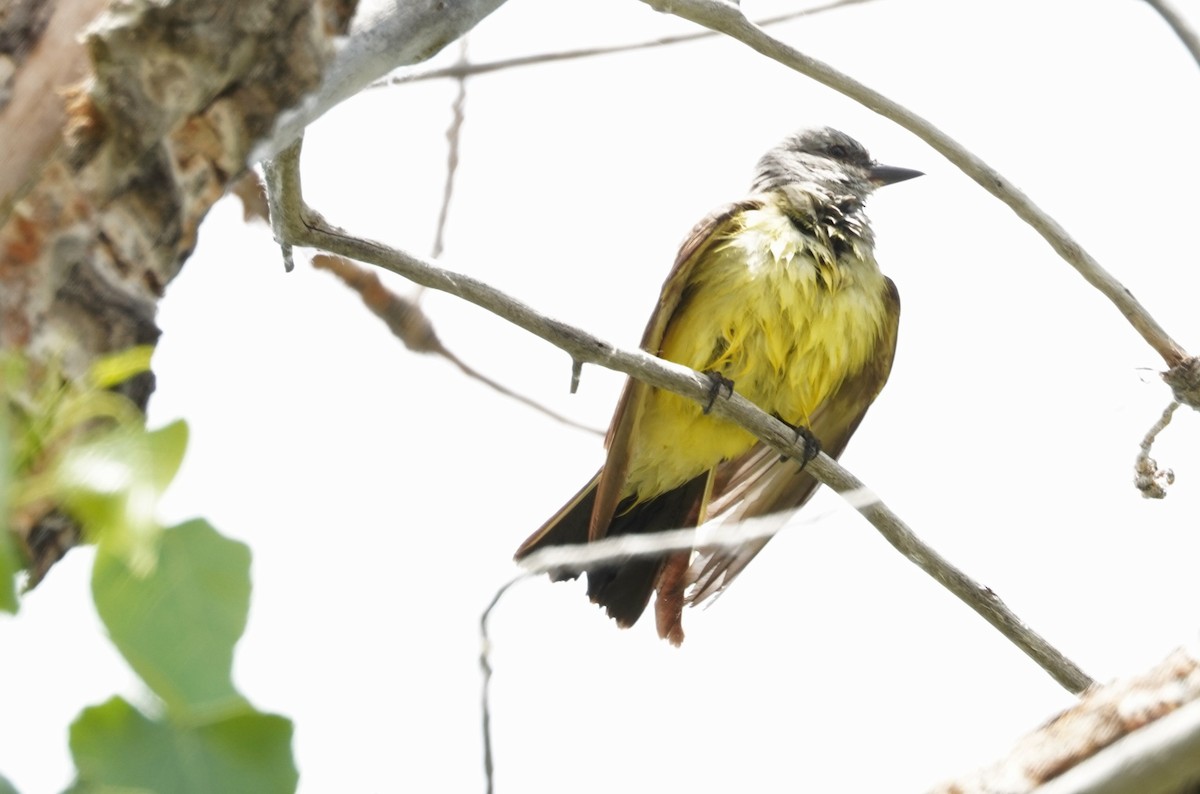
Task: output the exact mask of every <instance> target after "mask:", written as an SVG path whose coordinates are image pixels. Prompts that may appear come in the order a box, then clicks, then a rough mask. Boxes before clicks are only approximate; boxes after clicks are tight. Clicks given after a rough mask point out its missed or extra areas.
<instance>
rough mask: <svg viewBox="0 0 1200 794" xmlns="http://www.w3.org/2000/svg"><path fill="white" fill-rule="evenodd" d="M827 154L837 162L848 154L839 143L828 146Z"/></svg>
mask: <svg viewBox="0 0 1200 794" xmlns="http://www.w3.org/2000/svg"><path fill="white" fill-rule="evenodd" d="M829 153H830V154H831V155H833V156H834V157H836V158H838V159H839V160H844V159H845V158H846V156H847V155H848V154H849V152H847V151H846V147H845V146H842V145H841V144H840V143H835V144H834V145H833V146H830V147H829Z"/></svg>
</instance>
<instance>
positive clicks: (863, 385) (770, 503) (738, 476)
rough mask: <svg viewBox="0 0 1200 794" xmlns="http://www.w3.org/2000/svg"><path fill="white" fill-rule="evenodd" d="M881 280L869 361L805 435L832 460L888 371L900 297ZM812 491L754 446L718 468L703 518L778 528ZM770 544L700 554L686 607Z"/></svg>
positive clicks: (792, 465) (810, 484)
mask: <svg viewBox="0 0 1200 794" xmlns="http://www.w3.org/2000/svg"><path fill="white" fill-rule="evenodd" d="M885 280H886V282H887V304H886V306H887V322H886V323H885V324H884V327H883V334H882V335H881V337H880V339H879V344H878V346H877V348H876V353H875V355H874V357H872V359H871V360H870V361H869V362H867V365H866V366H865V367H863V368H862V369H861V370H860V371H859V372H857V373H856V374H854V375H852V376H851V377H849V378H847V379H846V380H845V381H844V382H843V383H842V385H841V387H840V388H839V389H838V390H837V392H835V393H834V394H833V395H831V396H830V397H829V399H827V400H826V401H825V402H823V403H822V404H821V405H820V407H818V408H817V410H816V411H815V412H814V413H813V415H812V418H811V420H810V421H811V423H810V425H809V428H808V429H809V430H811V431H812V433H813V435H814V436H816V437H817V439H818V440H819V441H820V442H821V449H822V451H823V452H825V453H826V454H828V455H829V456H831V457H833V458H836V457H838V456H839V455H841V453H842V450H844V449H845V448H846V442H848V441H849V440H850V436H851V435H853V434H854V431H855V430H856V429H857V428H858V425H859V423H860V422H861V421H862V418H863V416H864V415H865V414H866V413H867V409H868V408H869V407H870V406H871V403H872V402H873V401H874V400H875V397H876V396H878V394H879V392H880V390H881V389H882V388H883V384H884V383H885V382H886V381H887V379H888V375H889V374H890V373H891V370H892V360H893V358H894V357H895V354H896V333H897V330H898V327H899V321H900V296H899V294H898V293H897V292H896V285H895V284H893V283H892V280H891V279H885ZM817 485H818V483H817V481H816V479H814V478H813V476H812V475H811V474H809V473H808V472H805V471H803V470H802V469H801V468H800V466H799V464H798V463H797V462H796V461H794V460H784V461H781V460H780V459H779V453H777V452H776V451H775V450H773V449H771V448H770V447H768V446H766V445H765V444H763V443H761V442H759V443H758V444H755V445H754V447H752V448H751V449H750V450H749V451H748V452H746V453H745V454H743V455H741V456H739V457H737V458H734V459H733V460H729V461H726V462H724V463H722V464H721V465H720V466H718V467H717V471H716V479H715V482H714V484H713V493H712V498H711V500H710V501H709V504H708V517H709V519H710V520H715V519H720V520H721V521H722V523H724V524H727V525H732V524H734V523H736V522H739V521H743V520H745V519H750V518H760V517H765V516H771V517H772V518H773V519H774V520H775V521H777V522H778V525H779V526H782V524H783V522H784V521H786V520H787V519H788V518H789V517H790V513H789V512H788V511H791V510H793V509H795V508H797V507H800V506H801V505H802V504H804V503H805V502H806V501H808V499H809V497H811V496H812V494H813V492H814V491H815V490H816V488H817ZM756 529H758V530H764V531H766V530H770V529H771V528H770V527H769V526H767V527H762V526H759V527H756ZM775 529H778V526H777V527H775ZM769 539H770V535H769V534H768V535H767V536H766V537H761V538H758V539H755V540H751V541H748V542H746V543H744V544H742V545H740V546H732V547H729V546H727V547H719V548H710V549H700V550H699V552H698V553H697V556H696V558H695V559H694V560H693V563H692V566H691V570H690V571H689V574H688V579H689V585H690V591H689V593H688V596H687V601H688V602H689V603H691V604H698V603H700V602H701V601H704V600H705V599H708V598H711V597H712V596H714V595H716V594H717V593H719V592H720V591H721V590H723V589H725V587H727V586H728V585H729V583H730V582H731V581H732V580H733V578H734V577H735V576H737V575H738V574H739V573H741V571H742V569H743V568H745V567H746V565H748V564H749V562H750V560H752V559H753V558H754V555H756V554H758V552H759V551H761V550H762V548H763V546H765V545H767V540H769Z"/></svg>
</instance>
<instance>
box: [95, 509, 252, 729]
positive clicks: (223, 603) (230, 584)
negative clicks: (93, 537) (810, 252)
mask: <svg viewBox="0 0 1200 794" xmlns="http://www.w3.org/2000/svg"><path fill="white" fill-rule="evenodd" d="M92 596H93V598H94V599H95V601H96V609H97V611H98V612H99V613H100V618H101V620H103V621H104V625H105V627H107V629H108V633H109V635H110V636H111V637H112V640H113V643H114V644H115V645H116V646H117V649H118V650H119V651H120V652H121V654H122V655H123V656H124V657H125V659H126V661H128V662H129V664H130V666H131V667H133V669H134V671H135V672H137V674H138V675H140V676H141V677H142V679H143V680H144V681H145V682H146V684H148V685H149V686H150V688H151V689H153V690H154V692H155V693H156V694H157V695H158V696H159V697H161V698H162V699H163V700H164V701H165V702H166V704H167V708H168V709H169V710H170V711H171V713H172V716H174V717H175V718H176V719H178V720H182V721H186V720H191V721H199V720H204V719H212V718H215V717H216V716H220V715H223V714H227V713H230V712H232V711H236V710H238V709H241V708H244V706H245V701H244V700H243V699H242V697H241V696H240V695H239V694H238V693H237V690H236V689H234V686H233V680H232V677H231V669H232V665H233V647H234V645H235V644H236V643H237V641H238V639H239V638H240V637H241V636H242V631H243V630H244V629H245V628H246V614H247V612H248V610H249V608H250V549H249V548H248V547H247V546H246V545H245V544H243V543H239V542H237V541H234V540H230V539H228V538H225V537H223V536H221V535H220V534H219V533H218V532H217V531H216V530H215V529H213V528H212V527H211V526H209V525H208V523H207V522H205V521H202V520H195V521H189V522H187V523H185V524H181V525H179V526H177V527H174V528H172V529H168V530H166V531H165V532H163V535H162V545H161V549H160V552H159V559H158V564H157V565H156V566H155V568H154V570H153V571H152V572H151V573H150V574H148V575H145V576H141V575H138V574H137V573H136V572H134V571H132V570H131V569H130V568H129V567H128V565H127V563H126V562H125V560H124V559H122V558H121V557H119V556H117V555H116V554H114V553H112V552H110V551H108V550H106V549H105V547H104V546H101V547H100V548H99V549H98V550H97V553H96V562H95V566H94V568H93V569H92Z"/></svg>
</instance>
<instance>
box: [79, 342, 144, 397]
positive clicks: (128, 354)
mask: <svg viewBox="0 0 1200 794" xmlns="http://www.w3.org/2000/svg"><path fill="white" fill-rule="evenodd" d="M153 355H154V345H137V346H134V347H129V348H126V349H125V350H121V351H119V352H116V353H112V354H110V355H107V356H104V357H103V358H101V359H99V360H98V361H96V363H94V364H92V368H91V370H90V372H89V373H88V374H89V375H90V376H91V381H92V383H93V384H94V385H95V386H96V387H98V388H101V389H110V388H112V387H113V386H116V385H118V384H120V383H124V382H125V381H127V380H129V379H130V378H132V377H133V376H135V375H141V374H142V373H143V372H148V371H149V370H150V357H151V356H153Z"/></svg>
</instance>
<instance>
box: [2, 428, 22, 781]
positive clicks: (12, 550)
mask: <svg viewBox="0 0 1200 794" xmlns="http://www.w3.org/2000/svg"><path fill="white" fill-rule="evenodd" d="M8 439H9V436H8V406H6V405H0V612H10V613H15V612H16V611H17V606H18V602H17V586H16V581H15V577H16V575H17V572H18V571H20V570H21V558H20V555H19V554H18V553H17V549H16V546H15V544H14V543H13V536H12V532H11V531H10V526H9V522H10V520H11V518H10V516H9V512H8V495H9V488H10V485H11V483H12V470H13V459H12V445H11V444H10V443H9V440H8ZM4 785H5V781H4V778H2V777H0V794H4V792H5V788H4Z"/></svg>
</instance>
